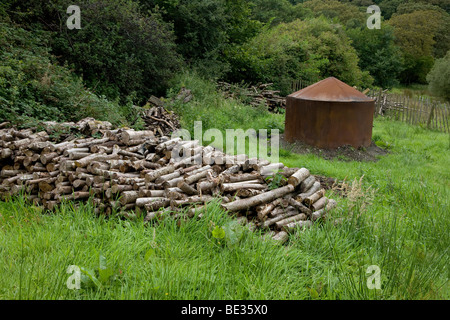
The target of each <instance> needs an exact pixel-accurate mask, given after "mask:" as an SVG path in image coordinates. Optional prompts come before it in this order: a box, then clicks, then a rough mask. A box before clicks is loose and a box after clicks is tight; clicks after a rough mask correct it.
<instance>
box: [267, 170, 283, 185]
mask: <svg viewBox="0 0 450 320" xmlns="http://www.w3.org/2000/svg"><path fill="white" fill-rule="evenodd" d="M280 171H281V170H280ZM280 171H278V172H277V173H275V174H274V175H273V176H268V177H267V178H265V180H266V182H267V185H268V187H269V190H273V189H277V188H279V187H280V186H281V185H282V183H283V181H287V178H286V177H285V176H283V175H282V174H280V173H279V172H280Z"/></svg>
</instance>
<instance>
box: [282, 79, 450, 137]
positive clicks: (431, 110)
mask: <svg viewBox="0 0 450 320" xmlns="http://www.w3.org/2000/svg"><path fill="white" fill-rule="evenodd" d="M317 81H318V80H317ZM317 81H307V80H296V81H293V82H292V85H291V88H292V92H295V91H298V90H301V89H303V88H306V87H307V86H309V85H311V84H313V83H315V82H317ZM363 93H364V94H366V95H367V96H368V97H371V98H373V99H375V117H378V116H384V117H389V118H391V119H394V120H398V121H403V122H406V123H409V124H413V125H421V126H424V127H426V128H428V129H433V130H438V131H441V132H446V133H450V124H449V118H450V106H449V104H448V103H446V102H440V101H432V100H430V99H429V98H428V97H408V96H406V95H403V94H394V93H388V92H387V89H386V90H364V91H363Z"/></svg>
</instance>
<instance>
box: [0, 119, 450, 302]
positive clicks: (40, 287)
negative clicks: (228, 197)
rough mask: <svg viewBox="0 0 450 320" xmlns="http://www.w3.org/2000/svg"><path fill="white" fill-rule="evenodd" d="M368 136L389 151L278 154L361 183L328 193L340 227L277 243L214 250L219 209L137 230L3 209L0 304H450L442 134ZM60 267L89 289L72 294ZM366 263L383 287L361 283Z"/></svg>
mask: <svg viewBox="0 0 450 320" xmlns="http://www.w3.org/2000/svg"><path fill="white" fill-rule="evenodd" d="M374 137H376V139H377V140H378V141H381V142H382V143H383V145H387V146H390V147H389V149H390V154H389V155H387V156H384V157H383V158H382V159H380V160H379V161H378V162H375V163H373V162H367V163H359V162H343V161H337V160H333V161H329V160H323V159H321V158H318V157H316V156H313V155H302V156H300V155H295V154H292V153H290V152H288V151H286V150H282V151H281V159H280V160H281V161H282V162H284V163H285V164H286V165H289V166H304V167H306V168H309V169H310V171H311V172H312V173H314V174H322V175H326V176H330V177H335V178H338V179H344V178H347V181H349V182H352V181H353V180H354V179H357V181H359V179H360V178H361V176H363V175H364V178H363V179H362V183H361V184H359V183H355V184H353V189H351V190H350V192H348V193H347V197H346V198H345V199H344V198H340V197H339V196H338V195H337V194H334V195H333V194H331V191H329V194H328V195H329V196H331V197H334V198H335V199H337V200H338V202H339V204H340V206H339V209H338V210H337V211H336V212H335V213H334V216H335V217H336V218H345V219H346V220H344V222H342V223H341V224H338V225H334V224H333V223H332V221H331V220H328V221H325V222H321V223H319V224H317V225H315V226H314V227H313V228H311V229H309V230H305V231H303V232H301V233H299V234H296V235H293V236H291V238H290V242H289V243H288V245H285V246H280V245H276V244H273V243H272V242H271V241H267V240H262V239H261V237H260V234H259V233H258V232H257V233H251V232H245V233H244V235H243V237H242V239H241V240H240V243H239V245H238V246H236V247H229V246H228V245H227V244H226V241H222V243H220V241H219V240H217V239H215V238H213V237H212V235H211V229H212V226H214V225H219V226H223V225H226V224H227V223H229V222H230V221H231V218H230V217H229V216H228V215H227V214H225V213H224V212H223V211H222V210H221V209H220V208H219V206H218V204H217V203H212V204H210V206H209V207H208V210H207V211H206V212H205V216H204V217H203V218H202V219H199V220H196V219H193V220H190V221H188V222H186V223H183V224H181V225H177V223H175V222H174V221H172V220H171V219H166V220H163V221H162V222H161V223H159V224H154V225H146V226H144V224H143V221H142V219H137V220H135V221H128V220H121V219H119V218H110V219H105V218H103V217H99V218H97V217H95V216H94V214H93V211H92V208H91V207H89V206H88V205H86V206H82V207H79V208H73V207H72V206H71V204H70V203H69V204H67V205H64V206H62V207H61V208H60V210H59V211H58V212H55V213H53V214H47V213H46V214H43V212H41V210H40V208H36V207H32V206H29V205H27V204H24V203H22V201H21V200H20V199H16V200H14V201H9V202H0V214H1V218H0V230H1V232H0V243H1V246H0V299H448V298H449V287H448V276H449V269H448V264H449V252H448V248H449V246H450V241H449V230H450V225H449V224H450V219H449V213H450V209H449V202H450V200H449V199H450V194H449V193H450V191H449V190H450V188H449V181H450V171H449V170H448V168H450V157H449V137H448V135H445V134H442V133H437V132H432V131H427V130H424V129H421V128H417V127H412V126H409V125H406V124H404V123H397V122H392V121H386V120H383V119H377V120H376V121H375V125H374ZM350 185H351V183H350ZM69 265H77V266H80V267H83V268H86V270H89V269H90V271H86V273H87V274H90V275H91V276H95V277H96V278H94V282H92V280H91V281H87V282H83V283H82V289H81V290H69V289H68V288H67V286H66V281H67V279H68V277H69V276H70V275H71V274H68V273H67V272H66V270H67V268H68V266H69ZM370 265H377V266H379V268H380V270H381V289H380V290H377V289H373V290H371V289H368V287H367V285H366V284H367V277H368V275H370V274H366V270H367V268H368V266H370ZM95 280H97V281H95Z"/></svg>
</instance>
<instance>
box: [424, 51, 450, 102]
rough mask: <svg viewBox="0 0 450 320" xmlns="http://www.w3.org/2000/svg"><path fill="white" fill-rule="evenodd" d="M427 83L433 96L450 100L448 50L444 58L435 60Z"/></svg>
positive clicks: (449, 52) (449, 59)
mask: <svg viewBox="0 0 450 320" xmlns="http://www.w3.org/2000/svg"><path fill="white" fill-rule="evenodd" d="M427 81H428V85H429V89H430V91H431V92H432V93H433V94H435V95H436V96H439V97H443V98H445V99H447V100H450V50H449V51H447V54H446V55H445V57H443V58H441V59H437V60H436V62H435V63H434V66H433V68H432V69H431V71H430V73H428V75H427Z"/></svg>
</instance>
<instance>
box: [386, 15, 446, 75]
mask: <svg viewBox="0 0 450 320" xmlns="http://www.w3.org/2000/svg"><path fill="white" fill-rule="evenodd" d="M441 17H442V15H441V14H440V13H439V12H437V11H434V10H423V11H422V10H421V11H414V12H411V13H405V14H395V15H393V16H392V18H391V19H390V20H389V24H390V25H392V26H394V28H395V29H394V35H395V38H396V44H397V45H399V46H400V48H401V50H402V52H403V57H404V61H405V70H404V71H403V72H402V73H401V75H400V78H401V80H402V82H404V83H412V82H419V83H425V77H426V74H427V73H428V72H429V71H430V69H431V67H432V66H433V61H434V59H433V48H434V47H433V46H434V44H435V39H434V38H435V36H436V32H437V30H438V28H439V22H440V19H441Z"/></svg>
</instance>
